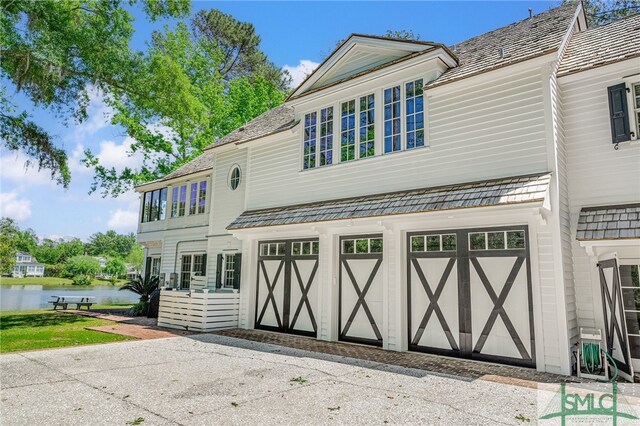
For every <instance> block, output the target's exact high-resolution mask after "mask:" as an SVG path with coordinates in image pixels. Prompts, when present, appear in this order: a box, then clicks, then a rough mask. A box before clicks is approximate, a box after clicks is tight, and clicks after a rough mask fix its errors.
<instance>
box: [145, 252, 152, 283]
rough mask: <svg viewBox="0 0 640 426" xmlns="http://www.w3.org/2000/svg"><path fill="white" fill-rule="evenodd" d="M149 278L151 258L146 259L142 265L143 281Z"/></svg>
mask: <svg viewBox="0 0 640 426" xmlns="http://www.w3.org/2000/svg"><path fill="white" fill-rule="evenodd" d="M149 276H151V258H150V257H147V259H146V261H145V263H144V279H145V281H146V280H148V279H149Z"/></svg>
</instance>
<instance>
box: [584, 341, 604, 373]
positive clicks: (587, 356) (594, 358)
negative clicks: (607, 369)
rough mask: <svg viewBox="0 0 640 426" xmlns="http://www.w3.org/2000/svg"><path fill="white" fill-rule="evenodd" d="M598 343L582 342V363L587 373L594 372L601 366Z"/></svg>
mask: <svg viewBox="0 0 640 426" xmlns="http://www.w3.org/2000/svg"><path fill="white" fill-rule="evenodd" d="M600 363H601V359H600V345H598V344H597V343H583V344H582V365H584V367H585V368H586V370H587V373H589V374H596V372H597V371H599V370H600V369H601V368H602V366H601V365H600Z"/></svg>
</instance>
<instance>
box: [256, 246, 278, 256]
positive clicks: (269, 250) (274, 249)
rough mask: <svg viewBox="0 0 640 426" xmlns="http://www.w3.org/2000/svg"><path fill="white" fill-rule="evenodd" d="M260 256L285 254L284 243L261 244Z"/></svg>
mask: <svg viewBox="0 0 640 426" xmlns="http://www.w3.org/2000/svg"><path fill="white" fill-rule="evenodd" d="M260 256H284V243H262V244H260Z"/></svg>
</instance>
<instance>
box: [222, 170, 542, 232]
mask: <svg viewBox="0 0 640 426" xmlns="http://www.w3.org/2000/svg"><path fill="white" fill-rule="evenodd" d="M551 175H553V172H540V173H529V174H526V175H518V176H504V177H498V178H491V179H481V180H476V181H472V182H458V183H448V184H443V185H437V186H429V187H421V188H412V189H402V190H398V191H387V192H381V193H375V194H367V195H359V196H355V197H346V198H332V199H328V200H321V201H310V202H306V203H299V204H289V205H284V206H274V207H265V208H262V209H255V210H245V211H244V212H242V213H241V214H240V216H242V215H244V214H260V213H267V212H271V211H274V210H289V209H299V208H307V207H313V206H317V205H322V204H326V203H342V202H352V201H358V200H362V199H367V198H372V197H380V198H384V197H387V196H390V195H396V194H402V193H405V192H412V191H420V190H429V191H438V190H440V189H444V188H449V187H452V186H467V185H469V186H472V185H479V184H482V183H487V182H495V181H500V180H505V179H523V178H530V177H531V178H532V177H539V178H542V177H545V176H551ZM537 201H539V200H528V201H520V202H512V203H503V204H501V205H509V204H524V203H531V202H537ZM475 207H477V206H473V207H466V208H475ZM462 208H465V207H455V208H453V209H442V210H455V209H462ZM398 214H407V213H398ZM390 215H391V214H386V215H384V216H390ZM240 216H238V217H240ZM370 217H377V216H370ZM359 219H361V218H359ZM331 220H345V219H333V218H332V219H326V220H324V219H323V220H317V221H316V222H322V221H331ZM304 223H307V222H304ZM308 223H313V222H308ZM297 224H299V223H294V224H292V225H297ZM268 226H282V224H274V225H260V226H253V227H246V228H230V225H229V226H227V227H226V228H225V229H228V230H234V231H240V230H243V229H254V228H262V227H268Z"/></svg>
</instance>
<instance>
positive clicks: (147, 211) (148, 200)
mask: <svg viewBox="0 0 640 426" xmlns="http://www.w3.org/2000/svg"><path fill="white" fill-rule="evenodd" d="M166 212H167V188H162V189H156V190H155V191H148V192H145V193H144V199H143V208H142V222H154V221H156V220H164V219H165V215H166Z"/></svg>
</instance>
